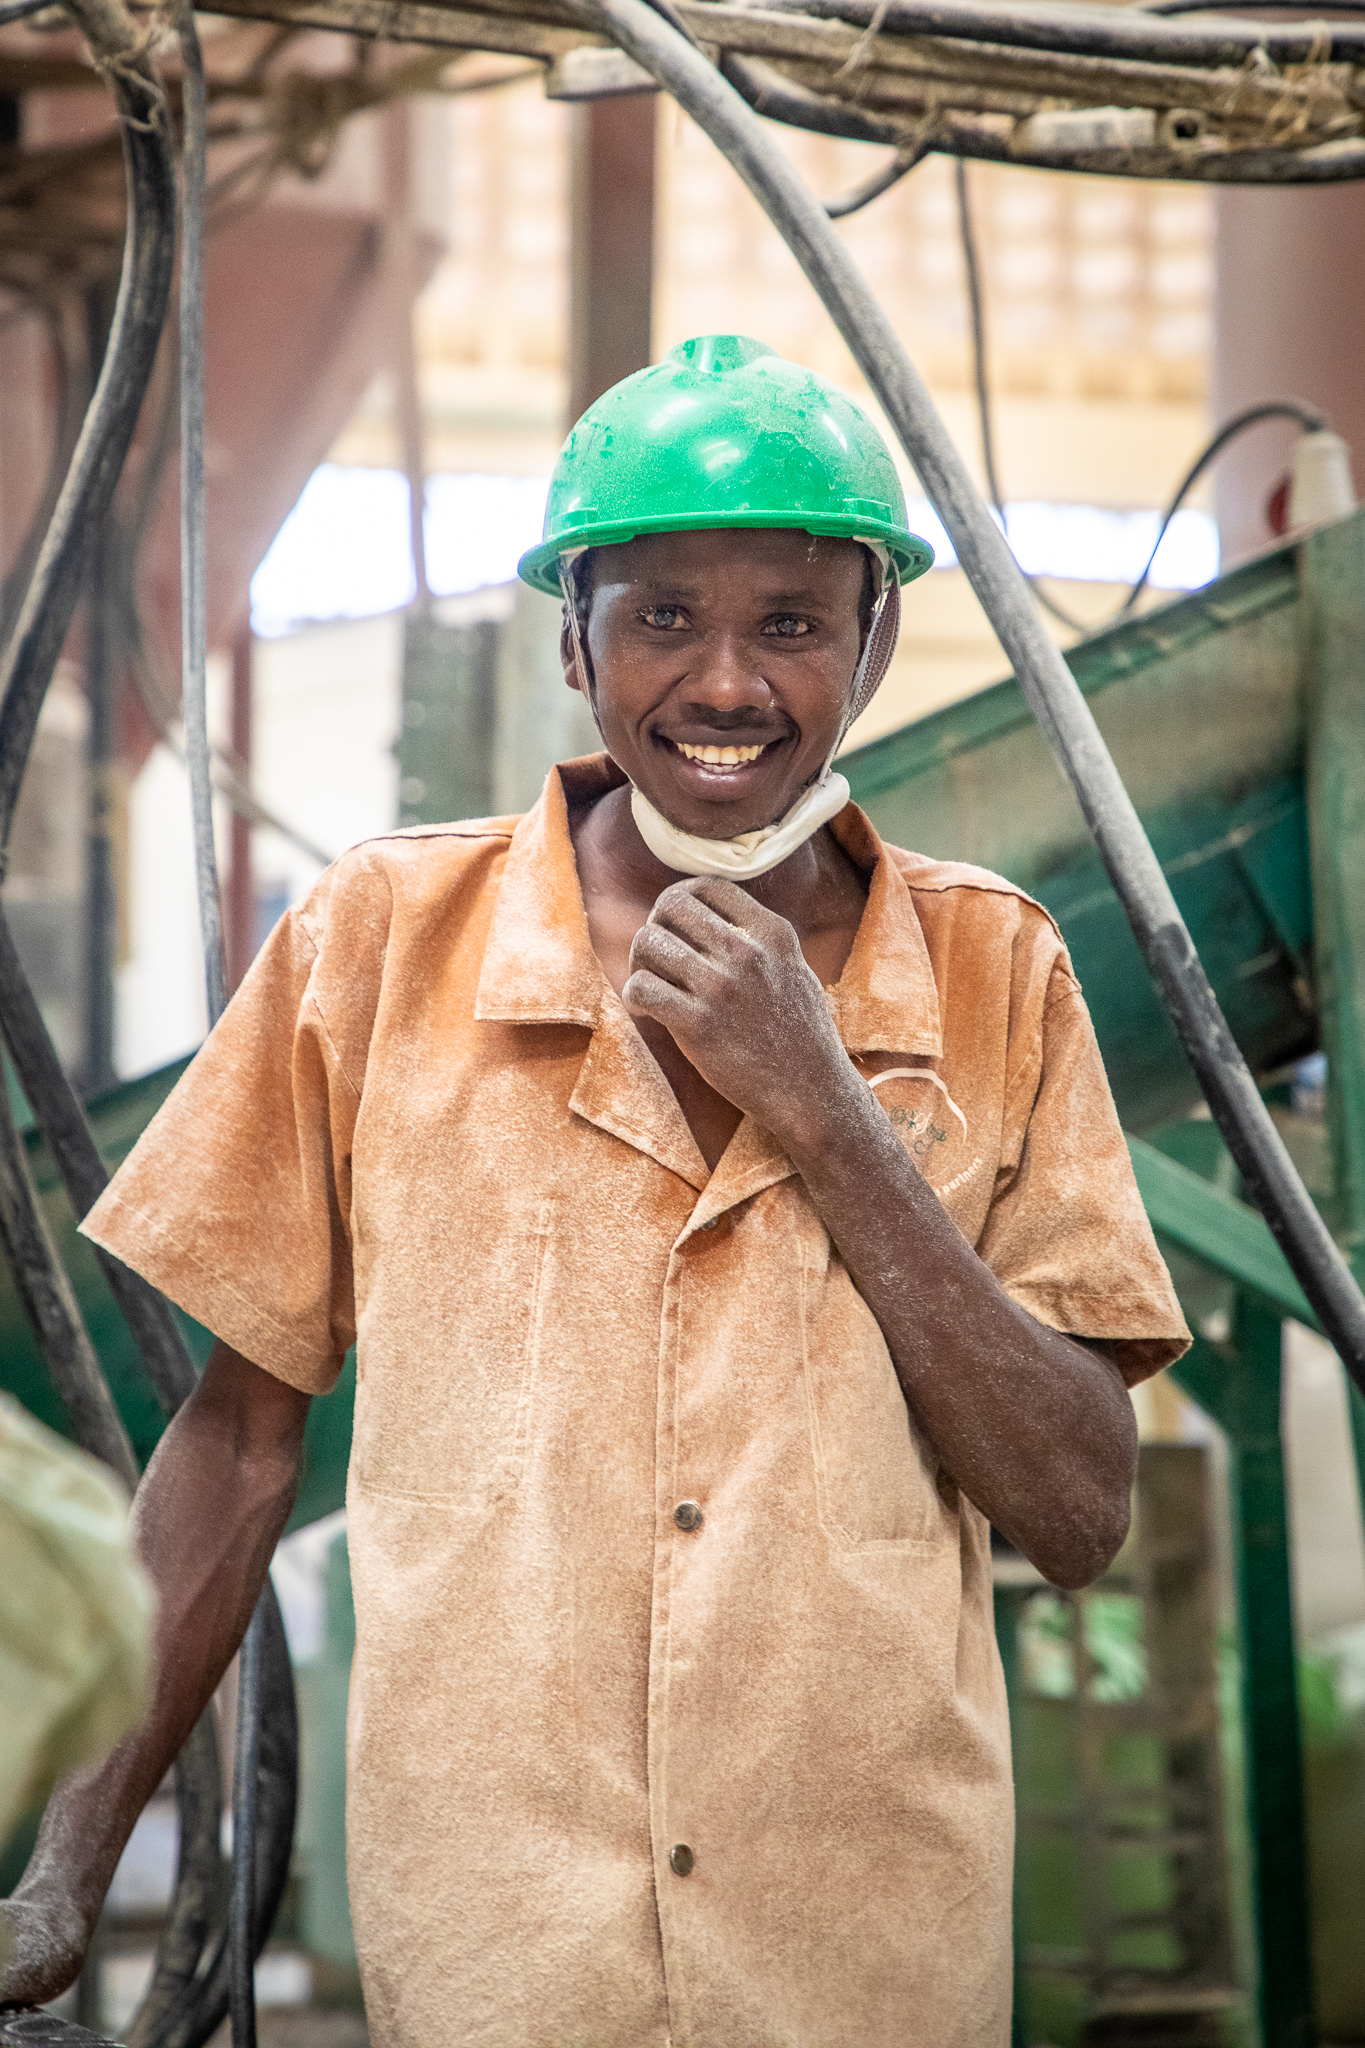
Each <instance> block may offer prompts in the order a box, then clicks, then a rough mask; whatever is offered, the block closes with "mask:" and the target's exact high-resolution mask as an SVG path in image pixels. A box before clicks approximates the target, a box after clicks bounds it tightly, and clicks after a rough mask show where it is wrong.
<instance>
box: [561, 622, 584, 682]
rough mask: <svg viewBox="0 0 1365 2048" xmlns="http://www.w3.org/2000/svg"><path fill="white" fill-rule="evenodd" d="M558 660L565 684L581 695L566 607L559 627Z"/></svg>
mask: <svg viewBox="0 0 1365 2048" xmlns="http://www.w3.org/2000/svg"><path fill="white" fill-rule="evenodd" d="M559 660H560V665H561V667H562V668H563V670H564V681H565V684H566V685H567V687H568V688H569V689H571V690H573V691H574V692H575V693H576V694H577V695H578V696H580V697H581V696H582V695H583V685H582V682H581V681H580V679H579V674H578V663H577V662H576V661H575V660H574V652H573V634H572V633H571V632H570V631H569V614H568V610H567V608H566V610H565V612H564V616H563V619H562V620H561V622H560V628H559Z"/></svg>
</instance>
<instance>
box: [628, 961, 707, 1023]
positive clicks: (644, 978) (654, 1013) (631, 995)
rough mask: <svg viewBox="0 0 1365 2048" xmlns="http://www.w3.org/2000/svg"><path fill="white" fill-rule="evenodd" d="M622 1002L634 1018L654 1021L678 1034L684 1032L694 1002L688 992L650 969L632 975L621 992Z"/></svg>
mask: <svg viewBox="0 0 1365 2048" xmlns="http://www.w3.org/2000/svg"><path fill="white" fill-rule="evenodd" d="M621 1000H622V1002H623V1003H624V1004H625V1006H626V1008H627V1009H628V1010H629V1011H630V1013H631V1015H632V1016H633V1017H652V1018H653V1019H654V1021H655V1023H656V1024H662V1025H663V1026H664V1028H665V1030H668V1031H672V1032H674V1033H675V1034H676V1033H677V1032H680V1031H682V1030H683V1029H684V1026H685V1025H686V1023H687V1021H688V1020H689V1018H690V1017H691V1015H692V1011H693V1004H692V999H691V997H690V996H688V995H687V993H686V991H685V990H683V989H680V988H677V987H675V985H674V984H673V983H672V982H671V981H665V980H663V978H662V977H661V976H660V975H657V974H654V973H652V972H651V971H650V970H649V969H647V968H641V969H640V970H639V971H638V972H637V973H635V974H632V975H631V977H630V979H629V980H628V981H627V983H626V985H625V987H624V988H623V989H622V991H621Z"/></svg>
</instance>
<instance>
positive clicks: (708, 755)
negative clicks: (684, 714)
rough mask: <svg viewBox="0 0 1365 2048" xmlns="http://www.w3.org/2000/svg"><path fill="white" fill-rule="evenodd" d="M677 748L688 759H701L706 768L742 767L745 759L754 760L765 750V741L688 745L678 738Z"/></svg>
mask: <svg viewBox="0 0 1365 2048" xmlns="http://www.w3.org/2000/svg"><path fill="white" fill-rule="evenodd" d="M677 748H678V752H679V753H680V754H685V755H686V756H687V758H688V760H689V761H703V762H705V764H706V766H707V767H708V768H742V767H743V766H744V764H745V762H746V761H756V760H757V759H758V757H759V755H760V754H762V753H764V752H766V750H767V743H766V742H765V743H764V745H763V746H761V747H689V746H688V744H687V742H686V741H685V740H679V741H678V742H677Z"/></svg>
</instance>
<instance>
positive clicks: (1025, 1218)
mask: <svg viewBox="0 0 1365 2048" xmlns="http://www.w3.org/2000/svg"><path fill="white" fill-rule="evenodd" d="M1011 1095H1012V1097H1013V1098H1014V1099H1013V1100H1011V1101H1010V1102H1008V1103H1007V1106H1006V1133H1007V1143H1008V1134H1009V1132H1010V1129H1011V1127H1012V1128H1013V1130H1014V1131H1015V1133H1016V1134H1017V1135H1016V1138H1015V1141H1014V1145H1013V1147H1012V1148H1011V1149H1012V1151H1013V1156H1012V1157H1011V1156H1009V1154H1007V1156H1006V1159H1005V1160H1004V1162H1003V1163H1002V1169H1001V1173H1000V1175H999V1178H998V1180H997V1183H996V1188H995V1194H994V1197H993V1199H992V1202H991V1207H990V1212H989V1214H988V1216H987V1218H986V1224H985V1228H984V1230H983V1232H982V1235H981V1238H980V1241H979V1242H978V1245H977V1250H978V1251H979V1253H980V1255H981V1257H982V1258H983V1259H984V1260H985V1261H986V1263H987V1265H988V1266H989V1267H990V1268H991V1271H992V1272H993V1273H994V1274H995V1276H996V1278H997V1279H998V1280H999V1281H1000V1283H1001V1285H1002V1286H1003V1287H1004V1288H1005V1290H1006V1292H1007V1293H1009V1294H1010V1295H1012V1296H1013V1298H1014V1299H1015V1300H1016V1301H1017V1302H1018V1303H1019V1304H1020V1306H1021V1307H1023V1308H1026V1309H1027V1310H1028V1312H1029V1314H1030V1315H1033V1316H1036V1317H1037V1319H1038V1321H1039V1322H1040V1323H1047V1324H1049V1325H1050V1326H1051V1327H1052V1328H1053V1329H1055V1330H1063V1331H1065V1332H1066V1333H1067V1334H1068V1335H1069V1336H1073V1337H1086V1338H1091V1339H1093V1340H1095V1341H1097V1342H1100V1343H1103V1344H1104V1346H1105V1349H1106V1350H1107V1351H1108V1353H1109V1355H1110V1356H1111V1357H1112V1358H1113V1359H1114V1361H1115V1363H1116V1364H1117V1365H1118V1367H1119V1369H1120V1371H1121V1372H1122V1373H1123V1375H1124V1378H1125V1379H1126V1380H1127V1381H1128V1383H1129V1385H1130V1386H1132V1385H1136V1384H1137V1382H1138V1381H1139V1380H1144V1379H1147V1378H1148V1377H1149V1376H1150V1375H1151V1374H1152V1373H1154V1372H1159V1371H1160V1370H1161V1368H1162V1367H1163V1366H1166V1365H1169V1364H1171V1362H1172V1360H1174V1359H1176V1358H1179V1357H1180V1356H1181V1354H1182V1353H1183V1352H1184V1351H1185V1350H1187V1349H1188V1347H1189V1343H1190V1333H1189V1331H1188V1329H1187V1328H1186V1326H1185V1319H1184V1317H1183V1315H1182V1314H1181V1312H1180V1304H1179V1302H1178V1301H1177V1300H1176V1296H1175V1289H1174V1288H1173V1287H1172V1285H1171V1277H1170V1274H1169V1273H1168V1272H1167V1270H1166V1266H1165V1262H1164V1260H1163V1259H1162V1257H1161V1254H1160V1252H1159V1251H1158V1250H1157V1246H1156V1240H1155V1238H1154V1237H1153V1235H1152V1229H1151V1225H1150V1224H1149V1223H1148V1221H1147V1213H1146V1211H1145V1209H1144V1208H1143V1206H1142V1197H1141V1196H1140V1195H1139V1193H1138V1190H1137V1183H1136V1181H1135V1180H1134V1178H1133V1169H1132V1164H1131V1162H1130V1160H1129V1157H1128V1147H1127V1145H1126V1144H1125V1142H1124V1137H1123V1132H1122V1130H1121V1129H1120V1128H1119V1120H1118V1115H1117V1112H1116V1111H1115V1108H1114V1099H1113V1096H1112V1095H1111V1094H1110V1091H1109V1083H1108V1080H1107V1078H1106V1076H1105V1071H1104V1064H1103V1061H1102V1060H1101V1058H1100V1049H1099V1046H1098V1045H1097V1044H1096V1042H1095V1033H1094V1029H1093V1027H1092V1025H1091V1022H1090V1013H1089V1011H1088V1010H1087V1009H1086V1006H1085V1002H1084V1000H1083V998H1082V996H1081V992H1080V989H1079V987H1078V986H1077V984H1076V982H1075V980H1074V979H1073V978H1072V976H1071V975H1070V973H1068V972H1067V970H1066V968H1065V966H1063V965H1060V964H1059V965H1058V967H1057V968H1056V969H1054V972H1053V974H1052V977H1051V981H1050V983H1049V987H1048V998H1047V1002H1046V1006H1045V1008H1044V1010H1043V1014H1042V1020H1041V1027H1040V1030H1039V1033H1038V1041H1037V1044H1036V1047H1035V1048H1034V1049H1033V1051H1032V1054H1031V1056H1030V1057H1028V1058H1027V1059H1025V1060H1024V1061H1023V1063H1022V1065H1021V1068H1020V1070H1019V1072H1018V1074H1017V1076H1016V1079H1015V1082H1014V1083H1013V1085H1012V1089H1011Z"/></svg>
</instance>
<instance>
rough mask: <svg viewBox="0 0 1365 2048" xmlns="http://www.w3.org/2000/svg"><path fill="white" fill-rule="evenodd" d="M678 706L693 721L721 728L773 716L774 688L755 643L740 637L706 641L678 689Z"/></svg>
mask: <svg viewBox="0 0 1365 2048" xmlns="http://www.w3.org/2000/svg"><path fill="white" fill-rule="evenodd" d="M678 703H679V708H680V709H681V710H683V711H685V712H686V714H687V715H688V716H689V717H693V718H702V719H704V720H706V721H708V722H710V723H714V724H716V725H718V726H723V725H725V724H727V723H730V722H732V721H733V722H737V723H742V722H743V721H744V720H745V719H746V718H747V717H752V716H753V715H754V714H755V713H759V714H767V713H771V711H772V710H773V707H774V693H773V688H772V685H771V684H770V683H769V681H768V680H767V678H766V676H765V675H764V674H763V664H762V658H761V655H760V654H759V652H758V650H757V649H756V648H755V647H754V645H753V643H752V641H748V640H746V639H745V638H744V637H743V636H742V635H740V634H738V633H708V634H706V635H705V636H704V637H702V638H701V639H700V641H699V643H698V644H697V645H696V646H695V652H694V657H693V659H692V660H691V661H690V662H689V663H688V667H687V673H686V675H685V676H684V677H683V678H682V680H681V682H680V683H679V685H678Z"/></svg>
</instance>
